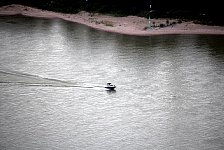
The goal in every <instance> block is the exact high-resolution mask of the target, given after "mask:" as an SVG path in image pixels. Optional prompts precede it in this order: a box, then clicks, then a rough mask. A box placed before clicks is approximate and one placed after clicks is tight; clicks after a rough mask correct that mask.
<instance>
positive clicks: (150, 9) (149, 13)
mask: <svg viewBox="0 0 224 150" xmlns="http://www.w3.org/2000/svg"><path fill="white" fill-rule="evenodd" d="M151 7H152V6H151V5H149V8H150V9H149V29H151V19H150V12H151Z"/></svg>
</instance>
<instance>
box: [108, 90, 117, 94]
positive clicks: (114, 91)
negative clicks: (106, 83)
mask: <svg viewBox="0 0 224 150" xmlns="http://www.w3.org/2000/svg"><path fill="white" fill-rule="evenodd" d="M106 91H107V94H115V93H116V90H106Z"/></svg>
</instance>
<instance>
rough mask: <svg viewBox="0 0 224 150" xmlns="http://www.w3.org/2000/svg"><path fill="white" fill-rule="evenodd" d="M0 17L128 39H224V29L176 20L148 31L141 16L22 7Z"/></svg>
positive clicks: (10, 7) (4, 11)
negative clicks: (55, 21)
mask: <svg viewBox="0 0 224 150" xmlns="http://www.w3.org/2000/svg"><path fill="white" fill-rule="evenodd" d="M0 15H24V16H30V17H40V18H60V19H63V20H67V21H71V22H76V23H80V24H84V25H87V26H89V27H92V28H95V29H98V30H103V31H107V32H114V33H120V34H127V35H138V36H150V35H160V34H216V35H224V27H223V26H208V25H200V24H195V23H193V21H187V22H179V21H178V20H175V19H152V20H151V22H152V25H153V26H155V27H153V28H150V29H147V25H148V19H147V18H143V17H137V16H127V17H114V16H110V15H102V14H98V13H88V12H85V11H81V12H79V13H77V14H63V13H57V12H52V11H46V10H41V9H36V8H32V7H28V6H22V5H15V4H13V5H8V6H2V7H0Z"/></svg>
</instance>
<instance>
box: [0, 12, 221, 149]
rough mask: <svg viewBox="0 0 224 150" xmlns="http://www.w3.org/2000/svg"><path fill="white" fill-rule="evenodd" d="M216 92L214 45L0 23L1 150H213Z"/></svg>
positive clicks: (215, 40)
mask: <svg viewBox="0 0 224 150" xmlns="http://www.w3.org/2000/svg"><path fill="white" fill-rule="evenodd" d="M107 82H111V83H112V84H115V85H116V86H117V88H116V91H107V90H105V88H104V87H103V86H104V85H105V84H106V83H107ZM223 91H224V36H220V35H219V36H216V35H161V36H151V37H137V36H126V35H119V34H113V33H107V32H102V31H97V30H94V29H91V28H89V27H86V26H83V25H79V24H76V23H71V22H65V21H62V20H59V19H50V20H47V19H37V18H29V17H21V16H11V17H0V149H1V150H4V149H6V150H31V149H32V150H39V149H41V150H53V149H54V150H57V149H58V150H62V149H63V150H65V149H71V150H74V149H77V150H137V149H138V150H143V149H144V150H152V149H153V150H205V149H207V150H221V149H224V103H223V100H224V92H223Z"/></svg>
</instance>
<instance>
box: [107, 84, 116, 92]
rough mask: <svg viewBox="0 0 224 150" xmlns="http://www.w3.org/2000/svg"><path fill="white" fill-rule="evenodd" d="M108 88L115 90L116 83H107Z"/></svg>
mask: <svg viewBox="0 0 224 150" xmlns="http://www.w3.org/2000/svg"><path fill="white" fill-rule="evenodd" d="M105 88H106V89H109V90H114V89H115V88H116V86H115V85H113V84H111V83H107V85H106V86H105Z"/></svg>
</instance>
